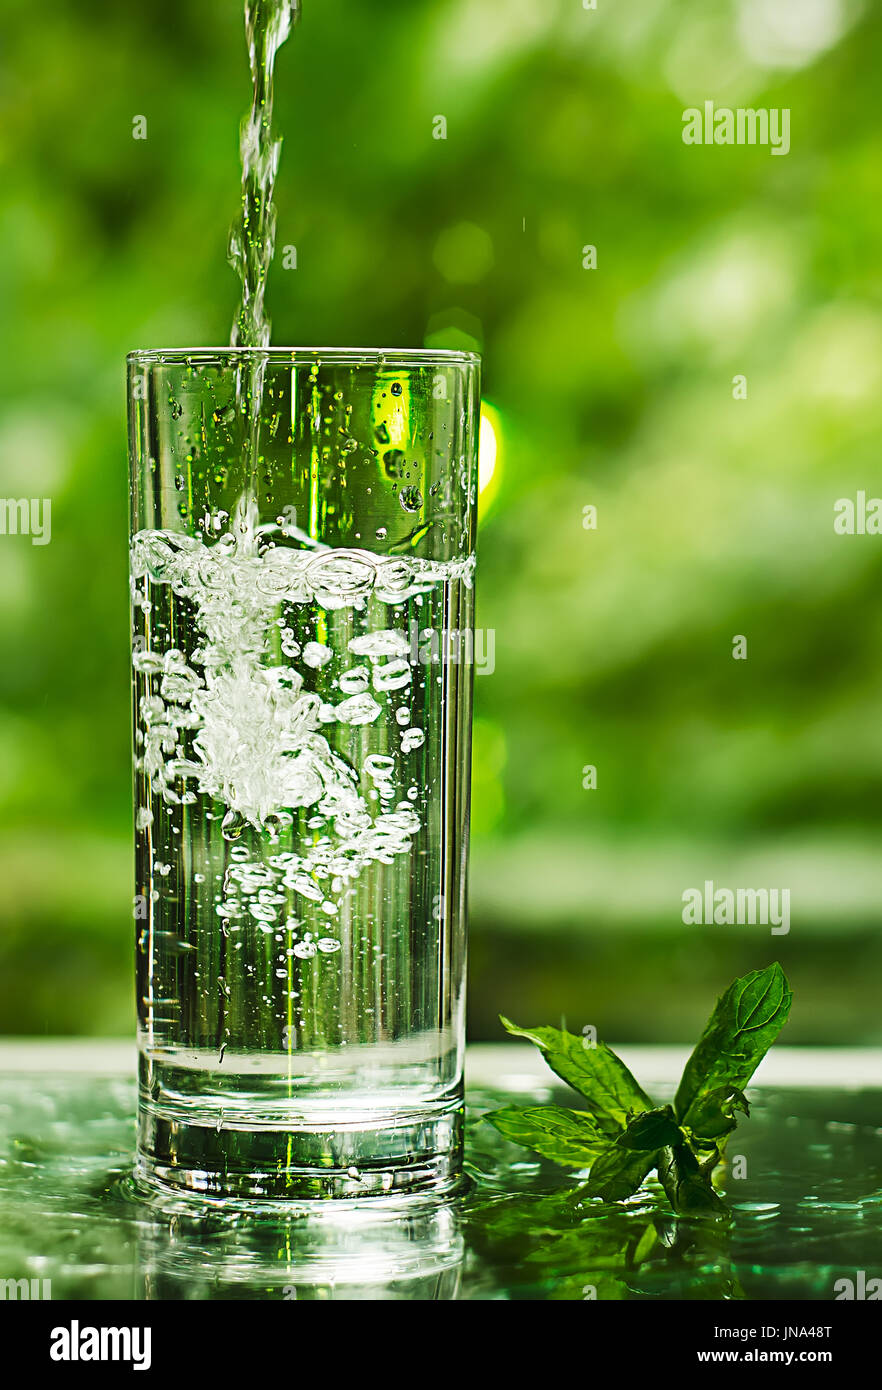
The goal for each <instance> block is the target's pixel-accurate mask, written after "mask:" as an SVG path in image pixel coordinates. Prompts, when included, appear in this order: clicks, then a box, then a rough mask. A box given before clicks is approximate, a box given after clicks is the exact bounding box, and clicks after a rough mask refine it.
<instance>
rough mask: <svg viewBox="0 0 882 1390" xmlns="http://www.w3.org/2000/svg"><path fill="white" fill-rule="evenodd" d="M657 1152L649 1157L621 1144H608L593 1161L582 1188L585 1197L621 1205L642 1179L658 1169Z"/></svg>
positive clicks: (647, 1154) (648, 1154)
mask: <svg viewBox="0 0 882 1390" xmlns="http://www.w3.org/2000/svg"><path fill="white" fill-rule="evenodd" d="M658 1161H659V1155H658V1150H653V1152H652V1153H645V1152H642V1153H640V1152H635V1151H634V1150H633V1149H626V1148H624V1147H623V1145H622V1144H621V1143H616V1144H611V1145H610V1146H609V1148H608V1149H607V1150H606V1151H605V1153H602V1154H600V1156H599V1157H598V1158H597V1159H595V1161H594V1163H592V1165H591V1171H590V1172H589V1174H588V1181H587V1183H586V1184H585V1186H584V1187H583V1188H582V1191H583V1193H584V1194H585V1196H586V1197H603V1199H604V1200H605V1201H607V1202H622V1201H624V1199H625V1198H626V1197H630V1196H631V1193H632V1192H636V1191H637V1189H638V1187H639V1186H640V1185H641V1183H642V1182H643V1179H644V1178H645V1177H646V1176H647V1175H648V1174H649V1173H651V1172H652V1170H653V1168H655V1167H656V1166H657V1165H658Z"/></svg>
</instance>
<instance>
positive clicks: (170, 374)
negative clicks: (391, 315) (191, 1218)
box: [128, 348, 479, 1200]
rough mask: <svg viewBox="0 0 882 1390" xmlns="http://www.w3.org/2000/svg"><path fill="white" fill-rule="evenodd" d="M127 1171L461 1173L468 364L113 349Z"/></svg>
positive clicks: (470, 469) (471, 517) (295, 1187)
mask: <svg viewBox="0 0 882 1390" xmlns="http://www.w3.org/2000/svg"><path fill="white" fill-rule="evenodd" d="M128 395H129V437H130V457H131V500H132V513H131V514H132V540H131V572H132V580H131V590H132V621H133V650H132V666H133V688H134V705H133V714H134V762H135V836H136V878H137V882H136V896H135V917H136V941H137V994H138V1010H139V1040H140V1100H139V1131H138V1160H137V1163H138V1173H139V1176H140V1177H141V1178H142V1179H144V1180H146V1181H148V1182H150V1183H151V1184H153V1185H159V1186H163V1187H171V1188H173V1189H176V1190H180V1189H189V1190H193V1191H197V1192H201V1193H206V1194H215V1195H218V1196H221V1197H231V1198H240V1197H241V1198H266V1199H271V1200H273V1199H277V1198H301V1197H344V1198H350V1197H365V1196H367V1197H381V1196H383V1195H384V1194H396V1193H403V1192H420V1191H424V1192H428V1191H435V1190H448V1189H450V1188H453V1187H455V1186H456V1184H457V1182H458V1180H459V1178H460V1173H461V1150H462V1074H463V1046H464V1021H463V1002H464V1001H463V995H464V984H465V937H466V929H465V899H466V865H467V853H468V789H469V759H470V735H471V686H472V665H471V654H472V649H473V636H472V634H473V626H472V625H473V593H474V590H473V574H474V538H475V514H476V499H477V462H476V457H477V421H478V402H479V362H478V359H477V358H476V357H475V356H473V355H472V354H469V353H458V352H438V353H435V352H418V351H413V352H405V351H398V350H389V351H380V350H360V349H347V350H339V349H321V348H316V349H311V348H309V349H308V348H297V349H287V348H270V349H231V348H217V349H206V348H199V349H193V350H190V351H168V352H166V351H151V352H133V353H131V354H130V356H129V358H128Z"/></svg>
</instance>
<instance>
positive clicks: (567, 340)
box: [0, 0, 882, 1043]
mask: <svg viewBox="0 0 882 1390" xmlns="http://www.w3.org/2000/svg"><path fill="white" fill-rule="evenodd" d="M304 11H305V13H304V16H303V21H302V24H301V26H300V28H299V30H298V31H297V33H296V34H295V35H294V38H293V39H292V41H291V43H290V44H289V45H288V46H287V48H286V49H285V50H283V52H282V54H281V56H280V58H279V61H278V83H277V100H276V112H277V126H278V129H279V131H280V132H281V133H282V134H283V136H284V147H283V151H282V161H281V167H280V172H279V177H278V180H277V203H278V235H277V245H278V246H279V247H280V248H281V247H283V246H285V245H294V246H296V248H297V268H296V270H285V269H284V268H283V267H282V265H281V262H280V260H279V257H278V256H277V261H276V265H275V267H274V269H273V271H272V273H271V279H270V283H269V289H268V295H267V301H268V305H269V309H270V313H271V316H272V318H273V325H274V334H273V336H274V341H275V342H277V343H280V344H282V343H286V344H288V343H290V344H309V343H335V344H341V345H342V344H379V345H399V344H400V345H411V346H413V345H421V344H423V343H426V344H430V345H434V346H450V347H456V346H473V345H477V346H478V347H479V348H480V350H481V351H482V352H483V353H484V359H485V374H484V386H485V394H486V397H487V399H488V401H489V402H491V403H492V405H493V407H495V411H496V412H497V414H496V416H495V417H494V418H495V419H496V421H497V429H498V435H499V456H498V469H497V475H496V477H495V478H494V480H493V495H492V501H490V502H489V505H488V506H487V509H486V514H485V517H484V520H483V523H482V528H481V536H480V554H479V562H480V571H479V574H480V583H479V618H478V621H479V623H480V625H481V627H482V628H485V629H492V631H493V633H494V641H495V670H494V671H493V673H492V674H486V675H479V676H478V678H477V680H476V726H475V730H476V738H475V758H474V797H473V800H474V804H473V871H472V926H471V930H472V970H471V1009H472V1033H473V1035H474V1036H476V1037H479V1038H481V1037H483V1038H495V1037H497V1036H499V1030H498V1025H497V1024H496V1021H495V1019H496V1013H497V1011H499V1010H504V1011H506V1012H516V1013H517V1016H518V1017H519V1018H521V1019H524V1020H525V1021H526V1022H527V1023H538V1022H555V1023H557V1022H559V1021H560V1019H561V1016H564V1017H565V1018H566V1019H567V1022H568V1026H569V1027H571V1028H572V1029H574V1030H576V1031H578V1029H579V1028H580V1027H582V1026H583V1025H584V1024H588V1023H590V1024H592V1025H594V1026H597V1027H598V1028H599V1030H600V1032H601V1034H602V1035H604V1036H606V1037H608V1038H610V1039H615V1038H621V1037H628V1038H632V1039H643V1040H647V1041H665V1040H682V1039H685V1038H687V1037H688V1036H689V1035H690V1034H691V1033H692V1032H694V1030H695V1028H696V1027H697V1026H698V1025H700V1023H701V1020H702V1019H703V1017H704V1016H705V1015H706V1013H707V1002H708V997H709V996H712V995H713V994H714V992H715V991H716V990H717V989H718V988H719V987H721V986H722V985H723V984H725V983H726V982H727V981H728V980H729V979H731V978H732V977H733V976H734V975H735V974H738V973H742V972H744V971H746V970H749V969H753V968H756V967H758V966H762V965H765V964H766V963H767V962H768V961H769V960H770V959H773V958H775V957H777V958H779V959H781V960H782V962H783V963H784V965H785V968H786V969H787V972H788V974H789V975H790V977H791V979H792V980H793V983H794V989H795V995H796V1001H797V1003H796V1006H795V1008H794V1014H793V1019H792V1022H791V1025H790V1027H789V1029H788V1041H807V1042H816V1043H829V1042H862V1041H864V1042H871V1041H875V1042H879V1041H880V1040H882V1022H880V1013H879V994H880V980H882V943H880V936H879V917H880V902H882V868H880V855H879V833H880V828H882V813H880V789H882V721H880V719H879V705H880V691H882V681H880V677H882V661H880V654H879V649H878V648H877V638H879V639H880V643H882V584H880V579H882V560H880V555H882V551H880V547H882V538H880V537H873V536H840V535H836V534H835V533H834V530H833V524H832V523H833V508H834V504H835V502H836V499H838V498H840V497H846V496H850V497H854V496H855V494H856V492H857V490H858V489H865V490H866V491H867V492H868V493H870V494H872V493H873V492H874V489H875V491H876V492H882V487H878V486H877V485H876V481H875V480H876V479H877V477H878V475H879V459H880V442H882V417H880V407H879V401H880V388H882V321H880V317H879V299H880V278H882V269H880V267H882V256H880V252H882V231H880V218H879V208H880V206H882V140H880V134H879V124H878V120H877V117H876V106H877V96H876V93H877V83H878V78H877V74H878V71H879V67H880V63H877V62H876V59H877V58H880V60H882V20H880V12H879V10H878V7H876V8H875V9H874V8H873V7H872V6H870V5H867V6H865V7H861V6H860V5H858V4H857V3H856V0H815V3H813V4H812V5H810V6H807V7H806V8H805V10H804V12H800V14H799V16H798V18H797V19H795V18H794V16H795V14H796V13H797V11H799V5H798V4H796V3H791V0H767V3H765V4H763V5H760V4H758V3H756V0H709V2H708V3H705V2H704V0H703V2H702V3H699V0H637V3H636V4H635V5H628V6H623V5H619V4H614V3H612V0H598V4H597V8H596V9H593V10H591V9H587V10H586V9H585V8H584V7H583V6H582V5H581V4H580V2H579V0H544V2H543V3H542V4H536V3H533V0H387V3H385V4H383V5H365V4H357V3H355V0H304ZM247 97H248V79H247V66H246V61H245V52H244V38H243V26H242V15H241V8H240V5H239V4H238V3H237V2H236V0H150V3H149V4H138V5H119V4H112V3H110V0H49V4H48V5H47V6H44V7H41V8H40V9H39V10H36V9H35V8H34V6H33V5H32V4H30V3H26V2H25V0H6V4H5V7H4V36H3V48H2V51H0V165H2V178H0V304H2V307H3V324H4V329H5V331H4V333H3V335H2V341H0V493H2V495H3V496H4V497H19V496H27V497H44V496H48V497H51V499H52V539H51V543H50V544H49V545H47V546H44V547H37V546H32V545H31V544H30V543H29V541H28V539H27V538H26V537H21V536H19V537H11V536H3V537H0V1030H2V1031H6V1032H12V1033H29V1032H48V1033H64V1032H96V1033H115V1032H125V1031H127V1030H128V1029H129V1028H130V1027H131V1022H132V1017H133V1006H132V999H131V994H132V990H131V983H130V976H131V918H130V896H131V886H130V775H129V742H128V740H129V715H128V653H127V644H128V614H127V583H126V566H127V552H126V525H127V506H126V498H127V485H126V457H125V448H126V446H125V412H124V385H123V359H124V356H125V353H126V351H128V350H129V349H131V348H133V347H155V346H185V345H196V344H214V343H223V342H225V341H227V339H228V336H229V325H230V318H231V315H232V310H233V305H234V301H235V284H234V278H233V275H232V272H231V271H230V269H229V267H228V266H227V264H226V239H227V233H228V228H229V224H230V221H231V218H232V216H233V213H234V210H235V206H236V197H237V185H238V176H239V175H238V152H237V139H238V123H239V119H240V115H241V113H242V112H243V110H244V109H245V106H246V102H247ZM705 99H713V100H714V101H715V102H716V103H717V105H718V106H721V105H728V106H732V107H735V106H755V107H756V106H766V107H776V108H780V107H787V108H789V109H790V111H791V150H790V153H789V154H788V155H787V156H786V157H775V156H773V155H772V154H771V152H770V150H769V149H768V148H761V147H753V148H745V147H709V148H705V147H690V146H687V145H684V143H683V142H682V140H681V129H682V123H681V115H682V111H683V109H684V107H687V106H692V105H697V106H701V105H702V104H703V102H704V100H705ZM138 115H143V116H144V117H145V118H146V123H147V138H146V139H145V140H135V139H133V120H134V118H135V117H136V116H138ZM438 115H443V116H444V117H445V119H446V122H447V138H446V139H444V140H440V139H435V138H433V128H434V122H435V118H436V117H437V116H438ZM586 245H594V246H596V248H597V268H596V269H590V270H586V269H584V268H583V248H584V247H585V246H586ZM736 375H743V376H745V377H746V379H747V387H748V389H747V398H746V399H744V400H739V399H736V398H735V397H734V396H733V378H734V377H735V376H736ZM487 497H488V498H489V497H490V490H488V493H487ZM589 505H590V506H595V507H596V508H597V520H598V524H597V529H596V530H586V529H585V527H584V526H583V509H584V508H585V507H586V506H589ZM739 634H741V635H744V636H745V637H746V639H747V652H748V656H747V660H745V661H736V660H733V657H732V643H733V638H734V637H735V636H736V635H739ZM588 765H594V766H595V767H596V768H597V787H596V789H593V790H586V789H585V788H584V787H583V768H585V767H586V766H588ZM706 879H712V880H714V882H715V883H717V884H718V885H725V886H730V887H735V886H738V885H748V886H753V887H763V886H766V887H771V886H786V887H789V888H790V890H791V900H792V907H791V917H792V926H791V931H790V933H789V934H788V935H787V936H779V937H772V936H771V935H770V933H769V931H768V928H762V927H760V926H742V927H724V926H718V927H714V926H705V927H687V926H684V925H683V923H682V921H681V920H680V910H681V901H680V899H681V894H682V892H683V890H684V889H686V888H687V887H691V886H700V885H701V884H703V882H704V881H705V880H706Z"/></svg>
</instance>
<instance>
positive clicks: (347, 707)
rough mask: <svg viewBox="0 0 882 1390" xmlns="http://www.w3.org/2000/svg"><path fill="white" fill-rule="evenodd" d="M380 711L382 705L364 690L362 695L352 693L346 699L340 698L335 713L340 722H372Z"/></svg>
mask: <svg viewBox="0 0 882 1390" xmlns="http://www.w3.org/2000/svg"><path fill="white" fill-rule="evenodd" d="M381 711H382V706H381V705H378V704H377V702H376V700H375V699H374V698H373V696H371V695H368V694H367V692H365V693H364V694H362V695H352V696H350V698H349V699H348V700H341V702H340V704H339V705H338V706H337V710H336V713H337V719H338V721H339V722H340V723H341V724H373V722H374V720H375V719H376V717H377V715H378V714H380V713H381Z"/></svg>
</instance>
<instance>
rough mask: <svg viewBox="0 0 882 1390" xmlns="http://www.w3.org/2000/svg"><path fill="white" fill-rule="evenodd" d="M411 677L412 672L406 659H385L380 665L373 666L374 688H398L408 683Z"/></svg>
mask: <svg viewBox="0 0 882 1390" xmlns="http://www.w3.org/2000/svg"><path fill="white" fill-rule="evenodd" d="M412 679H413V672H412V671H411V669H410V666H409V665H408V664H407V662H406V661H403V660H398V661H387V662H385V664H384V665H382V666H375V667H374V673H373V680H374V689H375V690H400V689H401V688H402V686H405V685H409V684H410V682H411V680H412Z"/></svg>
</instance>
